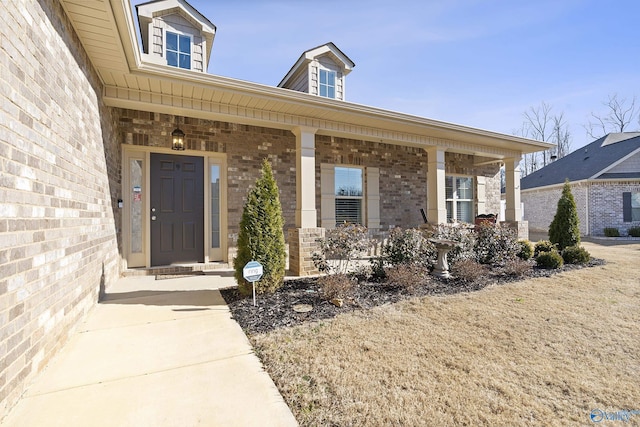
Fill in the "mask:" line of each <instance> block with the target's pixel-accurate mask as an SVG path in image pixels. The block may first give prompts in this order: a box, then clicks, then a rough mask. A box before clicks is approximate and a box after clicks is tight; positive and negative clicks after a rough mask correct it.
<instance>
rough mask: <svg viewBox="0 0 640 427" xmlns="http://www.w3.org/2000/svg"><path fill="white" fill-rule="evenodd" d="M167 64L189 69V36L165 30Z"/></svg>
mask: <svg viewBox="0 0 640 427" xmlns="http://www.w3.org/2000/svg"><path fill="white" fill-rule="evenodd" d="M166 38H167V46H166V52H167V64H168V65H171V66H172V67H179V68H184V69H185V70H190V69H191V37H189V36H185V35H182V34H177V33H172V32H171V31H167V32H166Z"/></svg>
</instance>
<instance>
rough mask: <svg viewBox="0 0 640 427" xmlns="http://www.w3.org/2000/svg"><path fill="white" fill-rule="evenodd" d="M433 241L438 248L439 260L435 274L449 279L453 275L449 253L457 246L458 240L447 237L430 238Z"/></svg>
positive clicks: (434, 270) (434, 269)
mask: <svg viewBox="0 0 640 427" xmlns="http://www.w3.org/2000/svg"><path fill="white" fill-rule="evenodd" d="M429 241H430V242H431V243H433V244H434V245H435V247H436V249H437V250H438V260H437V261H436V266H435V267H434V268H433V272H432V273H431V274H433V275H434V276H436V277H443V278H445V279H448V278H449V277H451V275H450V274H449V263H447V253H448V252H449V251H450V250H451V249H453V248H455V247H456V245H457V244H458V242H456V241H453V240H447V239H429Z"/></svg>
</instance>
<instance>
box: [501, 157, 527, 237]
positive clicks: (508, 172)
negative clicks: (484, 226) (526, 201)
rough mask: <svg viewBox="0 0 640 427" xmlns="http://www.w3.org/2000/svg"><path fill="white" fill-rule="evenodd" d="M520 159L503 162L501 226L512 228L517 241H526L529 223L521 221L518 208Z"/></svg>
mask: <svg viewBox="0 0 640 427" xmlns="http://www.w3.org/2000/svg"><path fill="white" fill-rule="evenodd" d="M520 159H521V157H520V156H518V157H513V158H509V159H505V161H504V168H505V170H504V172H505V181H506V202H507V206H506V210H505V215H504V216H505V221H504V223H503V224H506V225H508V226H510V227H513V228H514V229H515V230H516V231H517V233H518V238H519V239H528V238H529V223H528V222H527V221H523V220H522V209H521V208H520Z"/></svg>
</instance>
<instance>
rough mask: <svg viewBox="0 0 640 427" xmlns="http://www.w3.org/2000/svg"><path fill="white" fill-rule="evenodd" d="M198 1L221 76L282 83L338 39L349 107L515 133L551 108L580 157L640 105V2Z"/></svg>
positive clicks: (195, 2) (193, 2)
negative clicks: (629, 107)
mask: <svg viewBox="0 0 640 427" xmlns="http://www.w3.org/2000/svg"><path fill="white" fill-rule="evenodd" d="M188 1H189V3H190V4H191V5H192V6H193V7H195V8H196V9H197V10H198V11H199V12H200V13H202V14H203V15H204V16H206V17H207V18H208V19H209V20H210V21H211V22H212V23H213V24H214V25H215V26H216V27H217V32H216V35H215V39H214V44H213V49H212V53H211V62H210V65H209V69H208V72H209V73H211V74H216V75H221V76H226V77H232V78H236V79H240V80H246V81H250V82H256V83H262V84H266V85H271V86H276V85H277V84H278V83H279V82H280V80H281V79H282V78H283V77H284V76H285V74H286V73H287V72H288V71H289V69H290V68H291V66H292V65H293V64H294V63H295V61H296V60H297V59H298V58H299V57H300V55H301V54H302V52H304V51H306V50H308V49H311V48H314V47H316V46H319V45H322V44H324V43H327V42H333V43H334V44H335V45H336V46H337V47H338V48H339V49H340V50H342V52H344V53H345V54H346V55H347V56H348V57H349V58H350V59H351V60H352V61H353V62H355V64H356V66H355V68H354V69H353V71H352V72H351V73H350V74H349V75H348V76H347V80H346V100H347V101H348V102H353V103H357V104H364V105H369V106H373V107H378V108H383V109H387V110H392V111H397V112H402V113H407V114H412V115H417V116H422V117H427V118H430V119H435V120H442V121H446V122H451V123H457V124H461V125H466V126H471V127H476V128H481V129H487V130H491V131H496V132H501V133H506V134H514V133H517V131H518V130H519V129H521V128H522V123H523V121H524V112H525V111H527V110H528V109H529V108H531V107H534V108H535V107H538V106H540V105H541V103H542V102H545V103H546V104H548V105H550V106H551V107H552V110H551V113H552V114H560V113H563V114H564V117H565V120H566V122H567V124H568V126H569V131H570V133H571V139H572V145H571V149H572V150H573V149H576V148H578V147H581V146H583V145H585V144H587V143H589V142H591V141H592V138H590V137H589V136H587V134H586V130H585V125H587V123H588V121H589V118H590V114H591V113H595V114H598V115H604V114H606V113H607V109H606V108H605V107H604V105H603V102H605V101H606V100H607V99H608V97H609V96H611V95H616V94H617V96H618V98H619V99H627V103H628V104H630V102H631V100H632V99H633V97H634V96H637V97H638V101H637V103H636V104H638V105H639V106H640V35H639V34H638V32H637V28H638V17H640V1H637V0H609V1H602V0H583V1H579V0H550V1H547V0H535V1H522V0H507V1H492V0H477V1H473V0H439V1H432V0H415V1H414V0H396V1H388V0H387V1H378V0H369V1H364V0H323V1H320V2H312V1H306V0H304V1H302V0H264V1H263V0H234V1H231V0H225V1H222V0H188ZM133 3H134V4H136V3H140V1H135V0H134V2H133ZM638 128H640V124H638V118H637V117H636V118H635V119H634V121H633V128H630V129H629V130H637V129H638Z"/></svg>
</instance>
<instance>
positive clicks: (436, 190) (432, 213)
mask: <svg viewBox="0 0 640 427" xmlns="http://www.w3.org/2000/svg"><path fill="white" fill-rule="evenodd" d="M426 151H427V165H428V170H427V221H428V222H429V224H443V223H446V222H447V203H446V194H445V188H444V187H445V168H444V150H442V149H441V148H439V147H432V148H428V149H427V150H426Z"/></svg>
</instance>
